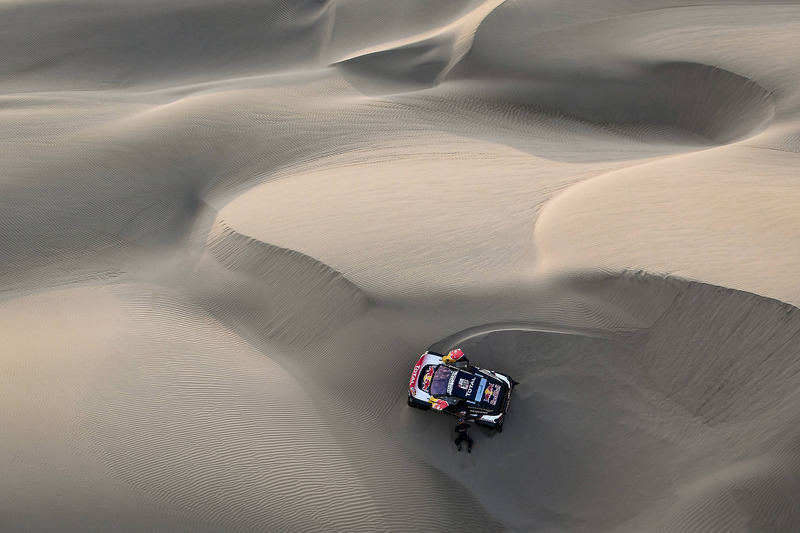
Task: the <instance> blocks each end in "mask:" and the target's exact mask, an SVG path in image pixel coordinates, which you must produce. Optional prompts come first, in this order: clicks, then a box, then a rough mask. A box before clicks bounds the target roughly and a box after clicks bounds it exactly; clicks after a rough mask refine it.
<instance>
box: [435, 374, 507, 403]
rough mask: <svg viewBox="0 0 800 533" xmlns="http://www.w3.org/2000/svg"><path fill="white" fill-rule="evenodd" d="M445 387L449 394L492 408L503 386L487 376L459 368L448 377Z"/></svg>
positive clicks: (499, 396) (500, 396)
mask: <svg viewBox="0 0 800 533" xmlns="http://www.w3.org/2000/svg"><path fill="white" fill-rule="evenodd" d="M447 389H448V393H449V394H450V395H451V396H456V397H458V398H463V399H465V400H468V401H471V402H475V403H477V404H480V405H482V406H485V407H487V408H489V409H493V408H496V407H497V405H498V403H499V402H500V401H501V398H502V397H503V393H504V389H505V386H504V385H503V384H502V383H500V382H499V381H498V380H496V379H492V378H490V377H488V376H483V375H481V374H471V373H469V372H463V371H461V370H459V371H456V372H454V373H453V375H452V376H451V377H450V382H449V383H448V386H447Z"/></svg>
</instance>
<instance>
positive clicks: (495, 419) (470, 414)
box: [408, 349, 517, 431]
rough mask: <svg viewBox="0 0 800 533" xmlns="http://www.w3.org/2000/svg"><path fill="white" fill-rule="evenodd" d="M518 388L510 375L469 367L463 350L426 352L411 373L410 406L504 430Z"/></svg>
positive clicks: (409, 385)
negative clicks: (507, 412)
mask: <svg viewBox="0 0 800 533" xmlns="http://www.w3.org/2000/svg"><path fill="white" fill-rule="evenodd" d="M515 385H517V382H516V381H514V380H513V379H511V377H510V376H507V375H505V374H501V373H499V372H492V371H491V370H485V369H483V368H478V367H477V366H470V364H469V361H468V360H467V358H466V357H465V356H464V352H463V351H462V350H460V349H455V350H451V351H450V353H448V354H447V355H442V354H438V353H436V352H431V351H427V352H425V353H424V354H422V357H420V358H419V361H417V364H416V365H414V371H413V372H412V373H411V381H409V383H408V405H409V406H411V407H417V408H419V409H431V408H433V409H434V410H436V411H442V412H445V413H449V414H452V415H455V416H457V417H459V418H464V419H466V420H474V421H475V422H476V423H478V424H482V425H484V426H488V427H490V428H493V429H496V430H497V431H502V430H503V419H504V418H505V415H506V411H507V410H508V404H509V403H510V401H511V391H512V390H513V389H514V386H515Z"/></svg>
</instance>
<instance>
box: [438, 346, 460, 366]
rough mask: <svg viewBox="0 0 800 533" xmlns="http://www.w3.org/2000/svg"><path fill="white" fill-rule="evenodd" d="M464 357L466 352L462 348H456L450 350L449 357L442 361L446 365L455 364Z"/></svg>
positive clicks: (446, 356) (443, 358)
mask: <svg viewBox="0 0 800 533" xmlns="http://www.w3.org/2000/svg"><path fill="white" fill-rule="evenodd" d="M462 357H464V352H463V351H462V350H461V348H456V349H455V350H450V351H449V352H448V353H447V355H445V356H444V357H442V361H444V362H445V363H455V362H456V361H458V360H459V359H461V358H462Z"/></svg>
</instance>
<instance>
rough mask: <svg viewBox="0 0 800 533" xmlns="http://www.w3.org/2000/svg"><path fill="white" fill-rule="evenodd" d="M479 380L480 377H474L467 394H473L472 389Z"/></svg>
mask: <svg viewBox="0 0 800 533" xmlns="http://www.w3.org/2000/svg"><path fill="white" fill-rule="evenodd" d="M476 381H478V378H472V380H471V381H470V382H469V387H468V388H467V396H469V395H470V394H472V389H473V388H474V387H475V382H476Z"/></svg>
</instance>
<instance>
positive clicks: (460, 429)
mask: <svg viewBox="0 0 800 533" xmlns="http://www.w3.org/2000/svg"><path fill="white" fill-rule="evenodd" d="M469 428H470V425H469V424H467V423H466V422H464V419H463V418H459V419H458V424H456V433H458V437H456V447H458V451H461V441H463V440H465V441H467V452H469V453H472V444H473V442H472V439H471V438H470V436H469V435H467V430H468V429H469Z"/></svg>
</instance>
